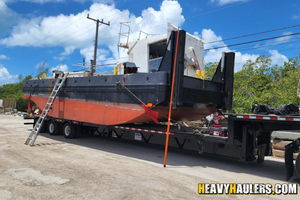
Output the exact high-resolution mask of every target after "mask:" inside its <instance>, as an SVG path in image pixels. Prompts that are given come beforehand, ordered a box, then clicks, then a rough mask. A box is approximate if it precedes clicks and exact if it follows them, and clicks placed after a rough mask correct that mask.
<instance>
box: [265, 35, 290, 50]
mask: <svg viewBox="0 0 300 200" xmlns="http://www.w3.org/2000/svg"><path fill="white" fill-rule="evenodd" d="M290 34H292V32H284V33H283V34H282V36H284V37H280V38H276V39H275V40H270V41H267V42H266V46H268V45H278V44H283V43H286V42H288V41H290V40H291V39H292V38H293V36H287V35H290ZM262 47H263V46H262Z"/></svg>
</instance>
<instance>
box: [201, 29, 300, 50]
mask: <svg viewBox="0 0 300 200" xmlns="http://www.w3.org/2000/svg"><path fill="white" fill-rule="evenodd" d="M299 34H300V32H297V33H291V34H286V35H280V36H275V37H269V38H264V39H259V40H252V41H248V42H241V43H237V44H230V45H225V46H220V47H212V48H208V49H204V51H208V50H213V49H221V48H225V47H232V46H239V45H244V44H250V43H254V42H261V41H266V40H273V39H277V38H283V37H288V36H293V35H299Z"/></svg>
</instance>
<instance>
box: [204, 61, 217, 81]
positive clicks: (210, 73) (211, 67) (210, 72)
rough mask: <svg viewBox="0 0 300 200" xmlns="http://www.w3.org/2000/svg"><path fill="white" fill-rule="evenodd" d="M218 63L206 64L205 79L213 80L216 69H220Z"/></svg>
mask: <svg viewBox="0 0 300 200" xmlns="http://www.w3.org/2000/svg"><path fill="white" fill-rule="evenodd" d="M218 64H219V63H218V62H209V63H206V64H205V66H204V70H205V76H206V77H205V79H206V80H209V81H210V80H212V78H213V77H214V74H215V72H216V69H217V67H218Z"/></svg>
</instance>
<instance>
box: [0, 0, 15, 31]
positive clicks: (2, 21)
mask: <svg viewBox="0 0 300 200" xmlns="http://www.w3.org/2000/svg"><path fill="white" fill-rule="evenodd" d="M18 19H19V15H18V14H17V13H16V12H15V11H13V10H11V9H10V8H8V7H7V6H6V4H5V1H3V0H0V37H1V36H5V35H6V34H7V33H9V29H10V28H11V27H12V25H14V24H15V23H16V22H17V20H18Z"/></svg>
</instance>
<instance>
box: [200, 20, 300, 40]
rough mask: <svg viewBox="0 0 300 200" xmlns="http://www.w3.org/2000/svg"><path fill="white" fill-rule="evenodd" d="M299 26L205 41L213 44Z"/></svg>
mask: <svg viewBox="0 0 300 200" xmlns="http://www.w3.org/2000/svg"><path fill="white" fill-rule="evenodd" d="M298 26H300V24H297V25H294V26H287V27H282V28H277V29H273V30H267V31H262V32H257V33H251V34H247V35H241V36H236V37H232V38H227V39H222V40H216V41H211V42H205V43H204V44H211V43H216V42H222V41H226V40H233V39H238V38H243V37H249V36H253V35H259V34H263V33H269V32H274V31H279V30H284V29H289V28H295V27H298Z"/></svg>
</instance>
